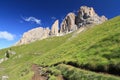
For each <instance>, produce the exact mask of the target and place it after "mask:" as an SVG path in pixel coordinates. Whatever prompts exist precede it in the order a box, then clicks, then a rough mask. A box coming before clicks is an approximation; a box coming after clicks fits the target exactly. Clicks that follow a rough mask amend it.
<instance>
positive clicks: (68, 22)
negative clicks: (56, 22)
mask: <svg viewBox="0 0 120 80" xmlns="http://www.w3.org/2000/svg"><path fill="white" fill-rule="evenodd" d="M75 30H77V26H76V25H75V14H74V13H69V14H68V15H67V16H66V17H65V19H64V20H63V21H62V23H61V27H60V33H68V32H70V31H75Z"/></svg>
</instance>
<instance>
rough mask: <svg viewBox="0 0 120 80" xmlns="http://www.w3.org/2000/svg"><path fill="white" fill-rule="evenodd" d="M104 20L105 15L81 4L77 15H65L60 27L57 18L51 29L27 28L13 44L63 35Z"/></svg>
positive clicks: (71, 13)
mask: <svg viewBox="0 0 120 80" xmlns="http://www.w3.org/2000/svg"><path fill="white" fill-rule="evenodd" d="M106 20H107V18H106V17H105V16H101V17H100V16H98V14H97V13H96V12H95V10H94V9H93V8H92V7H87V6H81V7H80V9H79V10H78V14H77V15H75V13H73V12H70V13H68V14H67V15H66V17H65V18H64V19H63V21H62V22H61V25H60V29H59V20H55V22H54V23H53V25H52V27H51V30H50V29H49V28H42V27H40V28H35V29H36V30H35V29H32V30H29V31H28V32H25V33H24V34H23V36H22V38H21V39H20V40H19V41H18V42H17V43H16V44H15V45H22V44H28V43H31V42H34V41H36V40H42V39H45V38H48V37H51V36H63V35H65V34H68V33H71V32H73V31H76V30H77V29H79V28H80V27H84V26H89V25H92V24H94V25H95V24H101V23H103V22H105V21H106ZM41 29H42V30H41ZM31 31H32V32H31ZM41 33H44V34H43V36H41ZM27 34H28V35H27ZM36 34H37V35H36ZM32 35H34V36H32ZM31 36H32V37H31ZM36 36H37V37H36Z"/></svg>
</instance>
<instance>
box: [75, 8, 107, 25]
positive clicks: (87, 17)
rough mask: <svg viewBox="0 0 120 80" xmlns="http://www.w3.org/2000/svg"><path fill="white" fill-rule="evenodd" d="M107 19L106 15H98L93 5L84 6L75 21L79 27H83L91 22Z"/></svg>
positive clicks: (96, 22) (97, 22)
mask: <svg viewBox="0 0 120 80" xmlns="http://www.w3.org/2000/svg"><path fill="white" fill-rule="evenodd" d="M106 20H107V18H106V17H105V16H102V17H100V16H98V14H96V13H95V11H94V9H93V8H92V7H87V6H82V7H80V9H79V11H78V15H77V17H76V20H75V22H76V24H77V26H78V27H81V26H86V25H89V24H100V23H103V22H104V21H106Z"/></svg>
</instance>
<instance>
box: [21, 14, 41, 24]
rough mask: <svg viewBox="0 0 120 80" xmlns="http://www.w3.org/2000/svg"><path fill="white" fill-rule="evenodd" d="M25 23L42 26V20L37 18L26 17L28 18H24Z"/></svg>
mask: <svg viewBox="0 0 120 80" xmlns="http://www.w3.org/2000/svg"><path fill="white" fill-rule="evenodd" d="M23 19H24V20H25V21H27V22H35V23H36V24H39V25H41V20H40V19H37V18H35V17H32V16H31V17H26V18H23Z"/></svg>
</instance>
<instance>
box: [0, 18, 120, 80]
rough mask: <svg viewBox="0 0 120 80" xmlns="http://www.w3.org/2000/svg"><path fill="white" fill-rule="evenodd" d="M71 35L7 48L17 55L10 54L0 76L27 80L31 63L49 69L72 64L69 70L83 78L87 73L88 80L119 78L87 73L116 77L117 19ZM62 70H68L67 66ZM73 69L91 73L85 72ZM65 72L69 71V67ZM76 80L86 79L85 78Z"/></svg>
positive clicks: (119, 52)
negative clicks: (89, 77) (81, 75)
mask: <svg viewBox="0 0 120 80" xmlns="http://www.w3.org/2000/svg"><path fill="white" fill-rule="evenodd" d="M72 34H73V33H71V34H68V35H65V36H61V37H52V38H48V39H44V40H41V41H36V42H33V43H30V44H27V45H22V46H15V47H11V49H12V50H13V51H15V52H16V53H17V54H15V55H10V59H9V60H7V61H5V62H3V63H2V64H0V68H4V70H0V76H3V75H8V76H9V80H30V78H32V75H33V72H32V71H31V65H32V64H33V63H36V64H38V65H42V66H49V67H51V66H53V65H55V64H58V63H59V64H61V63H64V64H70V65H73V66H74V67H73V66H72V67H73V68H72V71H74V70H75V71H76V70H78V71H77V72H76V73H75V74H81V73H82V74H83V76H84V75H86V73H87V75H89V74H91V75H92V79H95V80H118V79H120V77H119V76H113V75H109V76H108V75H106V74H105V75H104V74H100V73H93V72H91V71H96V72H105V73H111V74H115V75H116V74H117V75H118V74H119V75H120V17H119V16H118V17H116V18H114V19H111V20H109V21H106V22H105V23H103V24H100V25H97V26H95V27H91V28H89V29H87V30H86V31H84V32H82V33H80V34H78V35H76V37H74V38H71V37H72ZM6 50H8V49H3V50H0V58H2V57H4V53H5V52H6ZM54 67H56V66H54ZM64 67H65V68H68V66H64ZM76 67H80V68H85V69H88V70H91V71H88V72H86V71H85V70H81V69H80V68H76ZM63 69H64V68H63ZM53 71H54V70H53ZM60 71H61V73H62V74H63V76H68V77H69V79H70V80H74V79H76V78H77V77H79V76H77V75H76V76H75V75H74V74H73V75H72V74H69V75H67V73H65V71H64V70H62V69H61V68H60ZM67 71H68V72H69V68H68V69H67ZM21 75H22V76H21ZM91 75H90V76H91ZM96 77H99V78H96ZM79 78H80V79H82V80H89V79H88V77H87V76H84V77H82V78H81V77H79ZM50 79H55V76H54V75H52V77H51V78H50ZM76 80H77V79H76Z"/></svg>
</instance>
